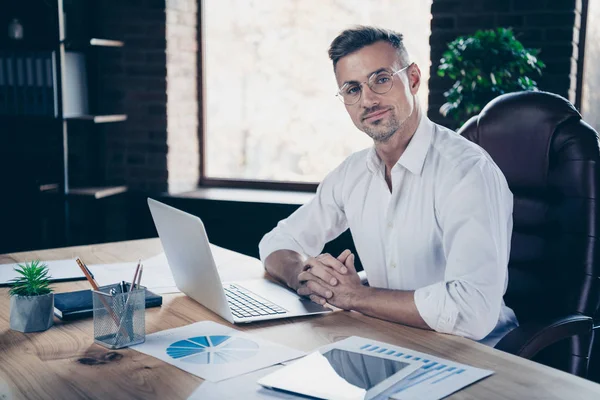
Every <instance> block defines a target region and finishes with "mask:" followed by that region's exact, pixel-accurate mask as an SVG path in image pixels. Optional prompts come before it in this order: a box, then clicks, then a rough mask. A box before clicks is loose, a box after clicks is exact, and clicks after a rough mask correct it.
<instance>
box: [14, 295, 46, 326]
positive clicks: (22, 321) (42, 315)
mask: <svg viewBox="0 0 600 400" xmlns="http://www.w3.org/2000/svg"><path fill="white" fill-rule="evenodd" d="M53 317H54V293H49V294H44V295H41V296H11V298H10V329H13V330H15V331H19V332H25V333H27V332H41V331H45V330H46V329H48V328H50V327H51V326H52V324H53V323H54V318H53Z"/></svg>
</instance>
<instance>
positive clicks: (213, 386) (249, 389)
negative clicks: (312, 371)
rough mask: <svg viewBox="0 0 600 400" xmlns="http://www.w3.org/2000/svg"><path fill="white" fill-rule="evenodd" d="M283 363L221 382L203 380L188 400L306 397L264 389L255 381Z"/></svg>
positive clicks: (287, 399)
mask: <svg viewBox="0 0 600 400" xmlns="http://www.w3.org/2000/svg"><path fill="white" fill-rule="evenodd" d="M282 367H283V365H280V364H278V365H273V366H272V367H268V368H263V369H261V370H258V371H254V372H250V373H248V374H244V375H241V376H238V377H235V378H231V379H227V380H224V381H221V382H216V383H215V382H208V381H205V382H203V383H202V384H201V385H200V386H198V388H197V389H196V390H195V391H194V393H192V394H191V395H190V397H188V400H239V399H244V400H281V399H283V400H296V399H306V398H305V397H299V396H295V395H293V394H288V393H284V392H277V391H275V390H269V389H265V388H264V387H262V386H260V385H259V384H258V383H256V382H257V381H258V380H259V379H260V378H262V377H263V376H266V375H269V374H271V373H273V372H275V371H277V370H279V369H281V368H282Z"/></svg>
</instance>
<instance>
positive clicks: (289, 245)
mask: <svg viewBox="0 0 600 400" xmlns="http://www.w3.org/2000/svg"><path fill="white" fill-rule="evenodd" d="M277 250H292V251H295V252H296V253H299V254H301V255H303V256H304V255H305V252H304V249H302V246H300V245H299V244H298V243H297V242H296V241H295V240H293V239H286V238H282V237H279V238H276V239H275V238H268V239H266V240H264V243H263V242H261V243H260V244H259V246H258V252H259V254H260V261H262V263H263V265H264V263H265V260H266V259H267V257H268V256H269V255H270V254H271V253H273V252H275V251H277Z"/></svg>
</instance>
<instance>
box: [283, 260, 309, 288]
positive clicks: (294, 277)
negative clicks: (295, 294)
mask: <svg viewBox="0 0 600 400" xmlns="http://www.w3.org/2000/svg"><path fill="white" fill-rule="evenodd" d="M304 265H305V264H304V263H299V264H296V266H295V267H294V268H292V270H293V271H292V273H291V275H290V276H289V277H288V280H287V285H288V286H289V287H290V288H292V289H294V290H298V288H299V287H300V281H299V280H298V275H300V272H302V271H303V270H304Z"/></svg>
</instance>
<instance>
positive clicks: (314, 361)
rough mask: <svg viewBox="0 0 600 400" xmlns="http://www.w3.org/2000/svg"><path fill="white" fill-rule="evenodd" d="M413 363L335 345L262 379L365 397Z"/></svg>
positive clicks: (300, 389)
mask: <svg viewBox="0 0 600 400" xmlns="http://www.w3.org/2000/svg"><path fill="white" fill-rule="evenodd" d="M410 366H411V364H409V363H406V362H402V361H397V360H391V359H388V358H383V357H377V356H374V355H368V354H362V353H355V352H352V351H348V350H343V349H332V350H329V351H328V352H326V353H324V354H321V353H319V352H316V353H312V354H310V355H308V356H306V357H304V358H303V359H301V360H299V361H297V362H296V363H294V364H292V365H289V366H287V367H285V368H282V369H280V370H279V371H277V372H276V373H274V374H272V375H269V376H267V377H265V378H263V379H262V380H261V381H259V383H260V384H261V385H264V386H267V387H271V388H274V389H279V390H285V391H289V392H294V393H300V394H304V395H308V396H312V397H317V398H323V399H329V398H338V399H363V398H365V395H366V393H367V391H368V390H369V389H371V388H373V387H375V386H377V385H378V384H379V383H381V382H383V381H384V380H386V379H387V378H389V377H391V376H392V375H394V374H396V373H397V372H399V371H402V370H403V369H405V368H407V367H410ZM411 371H412V368H411ZM407 372H408V371H407Z"/></svg>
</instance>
